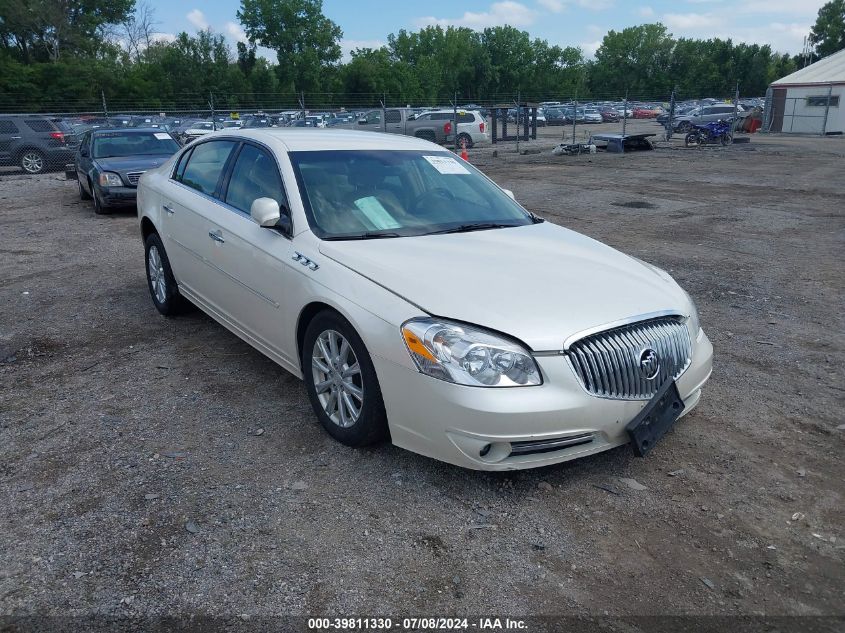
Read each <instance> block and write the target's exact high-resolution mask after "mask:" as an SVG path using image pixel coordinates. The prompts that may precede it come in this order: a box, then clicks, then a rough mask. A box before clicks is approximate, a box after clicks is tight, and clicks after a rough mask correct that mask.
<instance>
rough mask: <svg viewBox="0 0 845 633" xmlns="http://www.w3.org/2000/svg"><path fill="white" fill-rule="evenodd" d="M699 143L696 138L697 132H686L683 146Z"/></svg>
mask: <svg viewBox="0 0 845 633" xmlns="http://www.w3.org/2000/svg"><path fill="white" fill-rule="evenodd" d="M699 144H700V143H699V139H698V134H696V133H695V132H690V133H689V134H687V135H686V136H685V137H684V146H685V147H694V146H696V145H699Z"/></svg>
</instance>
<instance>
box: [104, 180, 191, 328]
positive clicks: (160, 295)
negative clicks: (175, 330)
mask: <svg viewBox="0 0 845 633" xmlns="http://www.w3.org/2000/svg"><path fill="white" fill-rule="evenodd" d="M95 199H96V196H95ZM144 252H145V253H146V256H147V266H146V268H147V287H148V288H149V290H150V297H151V298H152V300H153V304H154V305H155V307H156V310H158V311H159V312H161V313H162V314H163V315H164V316H174V315H176V314H180V313H182V312H184V310H185V308H186V307H187V306H188V305H189V304H188V303H187V302H186V301H185V299H184V298H183V297H182V296H181V295H180V294H179V287H178V286H177V285H176V279H175V278H174V277H173V270H172V269H171V268H170V260H169V259H167V253H166V252H165V250H164V244H162V243H161V238H160V237H159V236H158V235H157V234H156V233H151V234H150V235H148V236H147V239H146V240H144Z"/></svg>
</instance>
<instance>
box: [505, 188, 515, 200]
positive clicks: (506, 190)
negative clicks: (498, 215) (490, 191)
mask: <svg viewBox="0 0 845 633" xmlns="http://www.w3.org/2000/svg"><path fill="white" fill-rule="evenodd" d="M502 191H504V192H505V195H506V196H507V197H508V198H510V199H511V200H513V201H514V202H516V198H515V197H514V195H513V191H511V190H510V189H502Z"/></svg>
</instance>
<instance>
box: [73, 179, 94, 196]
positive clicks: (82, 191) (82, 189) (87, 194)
mask: <svg viewBox="0 0 845 633" xmlns="http://www.w3.org/2000/svg"><path fill="white" fill-rule="evenodd" d="M76 184H77V186H78V187H79V199H80V200H90V199H91V194H90V193H88V192H87V191H85V187H83V186H82V181H81V180H79V177H78V175H77V178H76Z"/></svg>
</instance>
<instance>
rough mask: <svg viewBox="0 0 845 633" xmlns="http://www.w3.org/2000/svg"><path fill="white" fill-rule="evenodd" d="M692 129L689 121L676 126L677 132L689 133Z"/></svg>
mask: <svg viewBox="0 0 845 633" xmlns="http://www.w3.org/2000/svg"><path fill="white" fill-rule="evenodd" d="M691 129H692V123H690V122H689V121H681V123H680V124H679V125H678V132H682V133H683V132H689V131H690V130H691Z"/></svg>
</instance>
